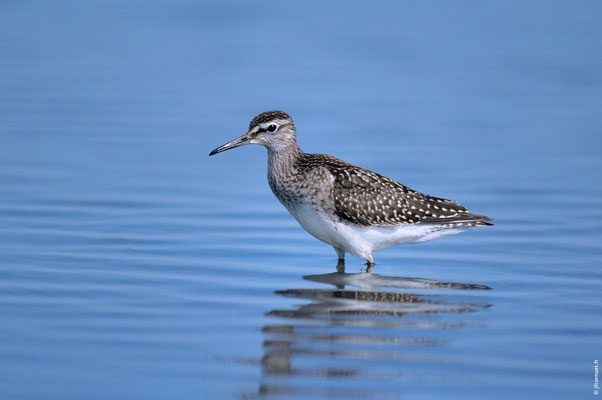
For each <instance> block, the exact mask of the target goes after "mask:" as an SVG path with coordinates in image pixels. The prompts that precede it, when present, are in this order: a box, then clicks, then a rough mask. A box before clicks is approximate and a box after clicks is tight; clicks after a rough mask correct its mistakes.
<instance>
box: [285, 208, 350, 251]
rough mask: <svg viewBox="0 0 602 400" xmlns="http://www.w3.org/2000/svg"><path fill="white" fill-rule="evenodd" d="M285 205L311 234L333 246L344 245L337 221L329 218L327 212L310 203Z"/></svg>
mask: <svg viewBox="0 0 602 400" xmlns="http://www.w3.org/2000/svg"><path fill="white" fill-rule="evenodd" d="M285 207H286V208H287V210H288V211H289V212H290V213H291V215H292V216H293V217H295V219H296V220H297V222H298V223H299V225H301V227H302V228H303V229H305V230H306V231H307V232H308V233H309V234H310V235H312V236H314V237H315V238H317V239H319V240H321V241H323V242H326V243H328V244H330V245H332V246H338V247H340V246H341V245H342V243H341V241H340V237H339V236H340V235H339V234H338V232H337V226H336V225H337V224H336V222H334V221H333V220H332V219H330V218H328V216H327V215H326V214H325V213H323V212H320V211H318V210H316V209H315V208H314V207H312V206H311V205H309V204H295V205H286V204H285Z"/></svg>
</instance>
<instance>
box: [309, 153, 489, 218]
mask: <svg viewBox="0 0 602 400" xmlns="http://www.w3.org/2000/svg"><path fill="white" fill-rule="evenodd" d="M308 156H310V158H312V160H310V161H314V162H315V163H316V164H318V163H319V164H320V165H322V166H324V167H326V168H327V169H328V170H329V171H330V173H331V174H332V176H333V177H334V183H333V189H332V191H333V193H332V195H333V198H334V207H335V212H336V214H337V215H338V216H339V217H341V218H343V219H345V220H347V221H350V222H353V223H356V224H358V225H362V226H371V225H380V226H395V225H402V224H437V225H439V224H444V225H448V224H450V225H454V226H474V225H489V224H488V223H487V222H485V221H490V220H491V219H490V218H488V217H486V216H484V215H478V214H472V213H469V212H468V210H467V209H466V207H463V206H461V205H459V204H457V203H455V202H454V201H452V200H446V199H442V198H439V197H433V196H429V195H425V194H422V193H419V192H416V191H415V190H412V189H410V188H409V187H407V186H404V185H402V184H401V183H399V182H396V181H394V180H392V179H389V178H387V177H385V176H382V175H380V174H377V173H375V172H372V171H369V170H367V169H364V168H360V167H356V166H355V165H352V164H349V163H346V162H344V161H342V160H339V159H337V158H335V157H332V156H327V155H322V154H312V155H308Z"/></svg>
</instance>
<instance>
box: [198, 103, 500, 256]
mask: <svg viewBox="0 0 602 400" xmlns="http://www.w3.org/2000/svg"><path fill="white" fill-rule="evenodd" d="M250 143H255V144H261V145H263V146H265V147H266V148H267V149H268V182H269V185H270V188H271V189H272V191H273V192H274V194H275V195H276V197H277V198H278V199H279V200H280V202H281V203H282V204H283V205H284V206H285V207H286V208H287V210H288V211H289V212H290V213H291V214H292V215H293V216H294V217H295V219H297V221H298V222H299V224H300V225H301V226H302V227H303V228H304V229H305V230H306V231H308V232H309V233H310V234H312V235H313V236H315V237H316V238H318V239H320V240H322V241H324V242H326V243H329V244H330V245H332V246H333V247H334V249H335V250H336V252H337V254H338V256H339V262H343V260H344V256H345V253H351V254H354V255H356V256H358V257H361V258H364V259H366V261H367V262H368V264H369V265H371V264H373V258H372V252H373V251H379V250H382V249H385V248H387V247H390V246H394V245H398V244H406V243H421V242H424V241H427V240H432V239H436V238H439V237H443V236H447V235H451V234H456V233H460V232H462V231H464V230H466V229H468V228H470V227H473V226H479V225H491V224H490V223H488V222H487V221H491V218H488V217H486V216H484V215H479V214H474V213H470V212H468V209H467V208H466V207H463V206H461V205H459V204H457V203H456V202H454V201H452V200H446V199H443V198H439V197H434V196H429V195H426V194H422V193H419V192H417V191H415V190H413V189H410V188H409V187H407V186H404V185H402V184H401V183H399V182H396V181H394V180H392V179H389V178H387V177H385V176H382V175H380V174H377V173H376V172H372V171H370V170H367V169H364V168H360V167H357V166H355V165H352V164H349V163H347V162H345V161H342V160H339V159H338V158H335V157H332V156H329V155H324V154H307V153H304V152H303V151H302V150H301V149H300V148H299V145H298V143H297V138H296V129H295V125H294V123H293V120H292V118H291V117H290V116H289V115H288V114H286V113H285V112H282V111H268V112H265V113H262V114H259V115H258V116H256V117H255V118H253V120H252V121H251V123H250V124H249V131H248V132H247V133H246V134H244V135H243V136H241V137H239V138H237V139H234V140H232V141H231V142H229V143H226V144H225V145H223V146H220V147H218V148H217V149H215V150H213V151H212V152H211V153H210V155H213V154H216V153H219V152H221V151H225V150H228V149H230V148H233V147H238V146H241V145H245V144H250Z"/></svg>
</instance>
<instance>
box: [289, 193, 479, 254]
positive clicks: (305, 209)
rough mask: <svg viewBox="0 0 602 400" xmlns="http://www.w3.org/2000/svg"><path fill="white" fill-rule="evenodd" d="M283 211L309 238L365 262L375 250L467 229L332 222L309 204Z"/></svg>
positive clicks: (426, 239)
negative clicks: (307, 233) (286, 211)
mask: <svg viewBox="0 0 602 400" xmlns="http://www.w3.org/2000/svg"><path fill="white" fill-rule="evenodd" d="M286 208H287V209H288V211H289V212H290V213H291V214H292V215H293V216H294V217H295V219H296V220H297V222H299V224H300V225H301V226H302V227H303V229H305V230H306V231H307V232H309V233H310V234H311V235H312V236H314V237H316V238H317V239H320V240H321V241H323V242H326V243H328V244H330V245H332V246H335V247H338V248H341V249H344V250H345V251H346V252H348V253H351V254H353V255H355V256H357V257H360V258H367V259H369V258H371V254H372V252H374V251H380V250H384V249H386V248H389V247H391V246H396V245H400V244H414V243H422V242H426V241H428V240H433V239H438V238H441V237H444V236H448V235H455V234H457V233H460V232H463V231H465V230H466V229H468V228H467V227H458V228H449V227H442V226H441V225H421V224H420V225H398V226H394V227H385V226H370V227H363V226H359V225H355V224H352V223H348V222H335V221H333V220H332V219H330V218H328V217H327V216H326V215H325V214H323V213H321V212H319V211H317V210H316V209H315V208H314V207H312V206H310V205H308V204H296V205H294V206H292V205H291V206H286Z"/></svg>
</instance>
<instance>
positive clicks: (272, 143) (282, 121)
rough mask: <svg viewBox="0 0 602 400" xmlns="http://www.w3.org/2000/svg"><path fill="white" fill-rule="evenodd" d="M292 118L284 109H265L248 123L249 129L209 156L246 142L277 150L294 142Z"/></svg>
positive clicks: (294, 133) (295, 138)
mask: <svg viewBox="0 0 602 400" xmlns="http://www.w3.org/2000/svg"><path fill="white" fill-rule="evenodd" d="M296 141H297V137H296V130H295V124H294V123H293V119H292V118H291V117H290V115H288V114H287V113H285V112H284V111H266V112H264V113H261V114H259V115H257V116H256V117H255V118H253V119H252V120H251V122H250V123H249V130H248V131H247V133H245V134H244V135H242V136H239V137H237V138H236V139H233V140H231V141H229V142H228V143H226V144H224V145H222V146H220V147H218V148H216V149H215V150H213V151H212V152H211V153H209V155H210V156H212V155H214V154H217V153H221V152H222V151H226V150H230V149H233V148H235V147H239V146H244V145H247V144H260V145H262V146H264V147H266V148H267V149H268V150H279V149H281V148H284V147H287V146H289V145H290V144H293V143H296Z"/></svg>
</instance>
